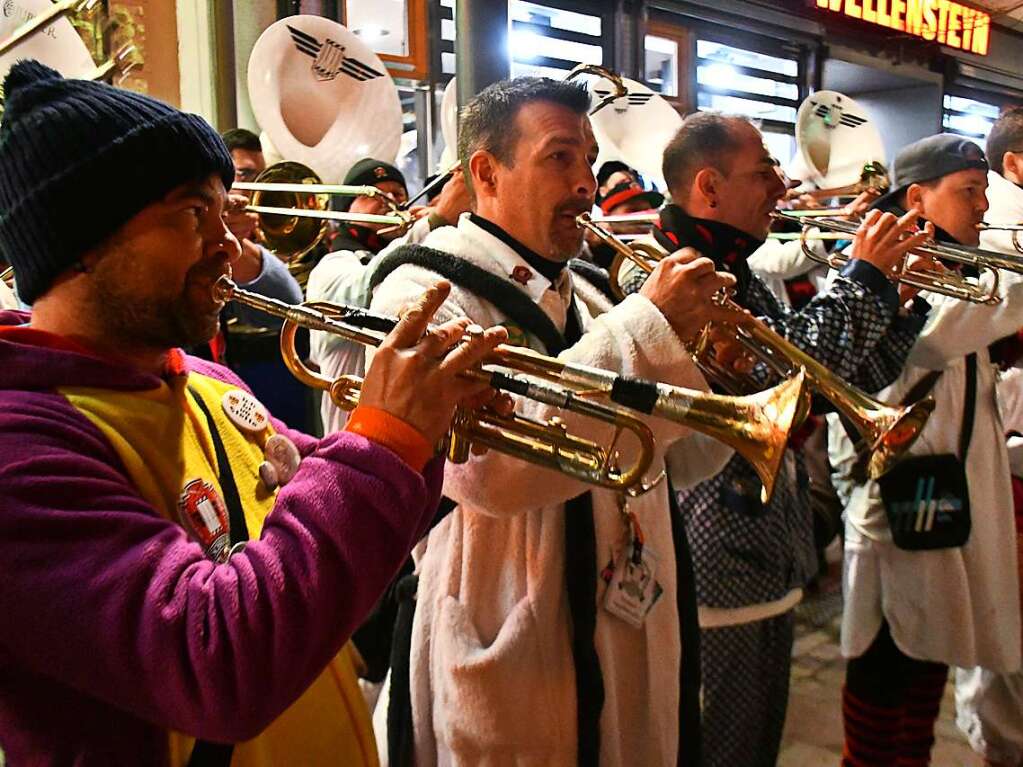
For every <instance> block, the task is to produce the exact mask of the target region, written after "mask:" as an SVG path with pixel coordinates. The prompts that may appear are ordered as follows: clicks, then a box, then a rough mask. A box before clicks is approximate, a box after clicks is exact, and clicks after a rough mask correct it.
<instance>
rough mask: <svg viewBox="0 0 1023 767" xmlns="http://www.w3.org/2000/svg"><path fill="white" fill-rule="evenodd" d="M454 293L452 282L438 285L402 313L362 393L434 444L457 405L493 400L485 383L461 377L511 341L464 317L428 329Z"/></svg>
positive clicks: (367, 401)
mask: <svg viewBox="0 0 1023 767" xmlns="http://www.w3.org/2000/svg"><path fill="white" fill-rule="evenodd" d="M450 291H451V285H450V284H449V283H447V282H439V283H437V284H436V285H434V286H433V287H432V288H430V289H429V290H427V291H426V293H424V294H423V296H422V298H421V299H420V300H419V301H418V302H416V303H415V304H414V305H413V306H412V307H411V308H410V309H409V310H408V311H406V312H405V313H404V314H403V316H402V318H401V320H400V321H399V322H398V324H397V325H396V326H395V328H394V330H392V331H391V332H390V333H388V335H387V338H386V339H385V340H384V342H383V343H382V344H381V345H380V346H379V347H377V350H376V353H375V354H374V355H373V362H372V364H371V365H370V366H369V369H368V370H367V371H366V378H365V380H364V381H363V384H362V392H361V395H360V404H362V405H368V406H370V407H375V408H378V409H380V410H385V411H387V412H388V413H390V414H391V415H393V416H395V417H396V418H400V419H401V420H402V421H404V422H405V423H407V424H409V425H410V426H413V427H415V428H416V429H417V430H418V431H419V432H420V433H421V434H423V436H425V437H426V439H427V440H429V441H430V442H431V443H435V442H439V441H440V440H441V439H442V438H443V437H444V435H445V434H447V432H448V429H449V428H451V418H452V416H453V415H454V412H455V407H456V406H458V405H464V406H466V407H469V408H477V407H480V406H482V405H484V404H486V403H488V402H490V401H491V400H492V398H493V396H494V394H495V392H494V390H493V389H490V388H489V387H488V386H487V384H486V383H485V382H481V381H480V380H479V379H475V378H468V377H465V376H462V375H461V374H462V373H464V372H465V371H467V370H470V369H472V368H474V367H477V366H478V365H479V364H480V363H481V362H482V360H483V358H484V357H485V356H486V355H487V354H489V353H490V352H492V351H493V350H494V349H495V348H496V347H497V346H498V345H499V344H501V343H503V342H504V341H506V340H507V338H508V333H507V331H506V330H505V329H504V328H502V327H493V328H490V329H488V330H482V329H481V328H479V327H478V326H471V327H470V321H469V320H468V319H466V318H464V317H463V318H459V319H455V320H450V321H448V322H445V323H442V324H440V325H436V326H434V327H430V320H431V319H432V318H433V315H434V314H435V313H436V311H437V309H439V308H440V306H441V305H442V304H443V303H444V301H445V299H447V297H448V293H449V292H450ZM463 339H466V340H465V342H464V343H463V342H462V341H463Z"/></svg>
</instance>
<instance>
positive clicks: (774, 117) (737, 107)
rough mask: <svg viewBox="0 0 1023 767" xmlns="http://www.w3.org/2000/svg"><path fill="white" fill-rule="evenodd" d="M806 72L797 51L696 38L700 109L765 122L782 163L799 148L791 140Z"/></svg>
mask: <svg viewBox="0 0 1023 767" xmlns="http://www.w3.org/2000/svg"><path fill="white" fill-rule="evenodd" d="M800 77H801V73H800V63H799V60H798V58H796V57H795V56H792V57H785V56H781V55H774V54H768V53H764V52H760V51H755V50H749V49H746V48H739V47H736V46H735V45H729V44H725V43H722V42H717V41H714V40H706V39H699V40H697V41H696V108H697V109H702V110H719V111H722V112H730V113H733V114H741V115H745V116H747V117H749V118H751V119H754V120H758V121H760V123H761V126H762V128H763V130H764V133H765V137H766V139H767V142H768V145H769V146H771V149H772V151H775V153H776V156H778V159H779V160H781V161H782V162H785V161H787V160H788V157H789V156H791V153H792V151H793V150H792V148H791V147H790V143H789V139H790V138H791V136H792V135H793V134H794V132H795V122H796V112H797V110H798V109H799V103H800ZM772 143H773V144H776V145H777V146H776V147H775V146H772Z"/></svg>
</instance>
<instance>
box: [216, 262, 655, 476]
mask: <svg viewBox="0 0 1023 767" xmlns="http://www.w3.org/2000/svg"><path fill="white" fill-rule="evenodd" d="M216 294H217V297H218V298H220V299H222V300H233V301H237V302H239V303H242V304H245V305H246V306H250V307H252V308H254V309H259V310H261V311H263V312H266V313H267V314H271V315H273V316H276V317H279V318H281V319H283V320H284V327H283V328H282V331H281V354H282V357H283V359H284V363H285V365H287V367H288V369H289V370H290V371H291V373H292V374H293V375H294V376H295V377H296V378H297V379H298V380H299V381H301V382H302V383H303V384H305V385H307V386H310V387H313V388H316V389H322V390H324V391H327V392H329V393H330V395H331V399H332V400H334V402H335V404H337V405H338V406H339V407H344V406H347V405H351V404H352V403H353V402H355V401H357V398H355V397H353V394H352V388H353V384H352V380H351V379H350V378H349V379H344V380H343V381H342V384H343V385H342V387H341V391H340V392H338V391H337V388H338V387H336V386H335V382H334V381H333V380H331V379H328V378H326V377H324V376H322V375H320V374H319V373H317V372H315V371H313V370H310V369H309V368H308V367H306V366H305V365H304V364H303V363H302V362H301V360H300V359H299V357H298V354H297V353H296V352H295V346H294V343H295V331H296V330H297V328H298V327H306V328H309V329H311V330H322V331H324V332H327V333H331V334H333V335H337V336H340V337H342V338H345V339H346V340H349V341H352V342H354V343H357V344H361V345H363V346H374V347H375V346H379V345H380V343H381V342H382V341H383V339H384V337H385V335H386V333H385V332H383V331H378V330H365V329H362V328H359V327H357V326H355V325H352V324H350V323H348V322H345V319H349V320H354V321H358V319H359V317H360V316H362V317H368V318H370V319H372V320H373V321H375V322H379V321H380V320H381V319H384V320H385V321H386V320H387V318H381V317H380V316H379V315H371V314H363V313H361V311H360V310H352V311H348V312H341V318H340V319H339V318H337V317H330V316H328V315H327V314H326V313H324V312H321V311H318V310H316V309H313V308H311V307H308V306H303V305H297V306H296V305H291V304H287V303H284V302H283V301H279V300H277V299H274V298H268V297H265V296H261V295H259V294H256V293H252V292H251V291H247V290H243V289H241V288H239V287H237V285H235V284H234V282H232V281H231V280H229V279H227V278H221V279H220V280H219V281H218V283H217V290H216ZM396 322H397V320H391V323H392V324H393V323H396ZM463 375H465V376H467V377H471V378H474V379H476V380H479V381H482V382H484V383H486V384H488V385H489V386H492V387H493V388H495V389H499V390H502V391H509V392H512V393H515V394H519V395H521V396H525V397H528V398H530V399H533V400H536V401H538V402H543V403H545V404H549V405H552V406H554V407H557V408H560V409H562V410H568V411H571V412H576V413H580V414H581V415H583V416H585V417H590V418H594V419H597V420H600V421H603V422H605V423H606V424H608V425H609V426H611V427H613V429H614V434H615V443H616V442H617V439H618V437H619V436H620V434H621V433H623V432H625V431H628V432H631V433H633V434H634V436H635V437H636V440H637V442H638V445H639V453H638V455H637V457H636V458H635V460H634V461H633V463H632V464H631V465H630V466H629V467H628V468H626V469H624V470H620V469H619V468H618V467H617V466H616V465H615V463H616V461H615V457H614V455H613V450H612V449H611V448H609V449H608V450H607V451H602V449H601V447H600V446H599V445H596V444H595V443H589V442H586V441H582V440H579V439H577V438H573V437H570V436H567V435H564V434H561V433H559V432H558V430H557V429H556V428H554V427H552V426H551V424H542V423H540V422H537V421H532V420H531V419H523V418H522V417H521V416H509V417H504V416H500V415H498V414H494V413H481V414H478V415H477V414H466V413H463V414H462V415H461V416H460V418H459V419H458V422H459V423H460V424H461V434H460V437H461V439H462V440H463V441H464V440H468V441H469V442H472V441H473V440H474V439H478V440H481V441H482V442H483V443H484V444H487V445H489V446H490V447H493V448H495V449H497V450H501V451H502V452H508V453H509V454H511V455H513V456H516V457H519V458H523V459H524V460H528V461H530V462H532V463H535V464H538V465H540V466H545V467H546V468H552V469H556V470H558V471H562V472H563V473H568V474H571V475H572V476H574V477H576V478H578V479H581V480H584V481H586V482H588V483H590V484H593V485H596V486H599V487H605V488H608V489H613V490H618V491H620V492H625V493H627V494H630V495H640V494H642V493H644V492H646V491H648V490H650V489H651V488H652V487H653V486H654V485H655V484H656V481H655V482H653V483H650V484H646V483H644V482H643V477H644V476H645V475H646V473H647V471H649V469H650V466H651V464H652V462H653V458H654V449H655V448H654V441H653V434H652V433H651V432H650V428H649V427H648V426H647V425H646V424H645V423H643V421H642V420H640V419H639V418H637V417H636V416H633V415H631V414H629V413H627V412H626V411H625V410H624V409H622V408H618V407H614V406H610V405H605V404H602V403H599V402H593V401H590V400H587V399H585V398H583V396H582V395H580V394H579V393H578V392H575V391H572V390H570V389H567V388H566V387H563V386H559V385H557V384H555V383H552V382H550V381H546V380H540V379H536V378H533V377H530V376H528V375H519V374H515V373H509V372H506V371H502V370H496V371H488V370H484V369H482V368H477V369H474V370H469V371H466V372H465V373H463ZM336 393H337V395H338V396H335V394H336ZM467 419H471V420H467ZM469 424H471V426H469ZM520 426H521V427H522V429H520V430H519V431H516V433H515V436H514V437H513V436H511V435H508V437H506V438H505V439H497V437H496V435H497V434H498V433H499V431H500V430H502V429H505V430H515V429H516V428H517V427H520ZM555 426H556V424H555ZM522 430H526V431H527V433H526V434H522V433H520V432H521V431H522ZM537 430H547V432H549V433H548V434H547V437H548V438H547V439H546V440H545V441H542V442H541V443H540V444H534V445H533V447H532V448H531V449H526V448H524V447H523V440H525V441H526V443H528V442H530V436H529V435H530V434H532V435H533V439H534V440H535V435H536V434H537V433H538V431H537ZM613 444H614V443H613ZM455 447H456V449H457V448H458V447H459V443H458V441H457V440H456V441H455ZM584 447H585V449H584ZM566 462H568V464H566ZM597 468H599V471H598V470H597ZM659 479H660V476H658V480H657V481H659Z"/></svg>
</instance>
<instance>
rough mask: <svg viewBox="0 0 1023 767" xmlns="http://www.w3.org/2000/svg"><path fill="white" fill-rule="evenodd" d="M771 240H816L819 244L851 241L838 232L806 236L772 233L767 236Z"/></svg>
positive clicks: (801, 233) (800, 233)
mask: <svg viewBox="0 0 1023 767" xmlns="http://www.w3.org/2000/svg"><path fill="white" fill-rule="evenodd" d="M767 239H769V240H777V241H779V242H791V241H792V240H816V241H818V242H840V241H842V240H848V239H850V238H849V236H848V235H845V234H839V233H838V232H810V233H809V234H804V233H803V232H771V233H770V234H768V235H767Z"/></svg>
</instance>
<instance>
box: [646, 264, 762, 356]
mask: <svg viewBox="0 0 1023 767" xmlns="http://www.w3.org/2000/svg"><path fill="white" fill-rule="evenodd" d="M734 287H735V277H733V276H732V275H730V274H728V273H727V272H719V271H717V270H716V269H715V267H714V262H713V261H711V260H710V259H709V258H706V257H704V256H701V255H700V254H699V253H698V252H697V251H696V250H694V249H693V248H682V249H681V250H677V251H675V252H674V253H672V254H671V255H670V256H667V257H665V258H663V259H661V261H660V262H659V263H658V264H657V267H656V268H655V269H654V270H653V272H651V274H650V277H649V278H648V279H647V281H646V282H645V283H644V284H643V287H642V289H641V290H640V291H639V292H640V295H643V296H646V297H647V298H648V299H649V300H650V301H651V302H652V303H653V304H654V305H655V306H656V307H657V308H658V309H660V310H661V313H662V314H663V315H664V317H665V318H666V319H667V320H668V322H669V323H670V324H671V326H672V328H674V330H675V333H676V334H677V335H678V337H679V338H681V339H682V341H683V342H686V343H690V342H692V341H695V340H696V338H697V337H698V336H699V334H700V332H701V331H702V330H703V328H704V327H705V326H706V325H707V324H708V323H710V322H724V323H732V324H735V323H737V322H738V323H739V324H742V321H743V320H742V318H743V316H744V315H742V314H737V313H736V312H735V311H733V310H732V309H729V308H727V307H725V306H723V305H722V302H721V300H720V296H721V295H723V294H725V293H727V292H729V291H731V290H732V289H733V288H734Z"/></svg>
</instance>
